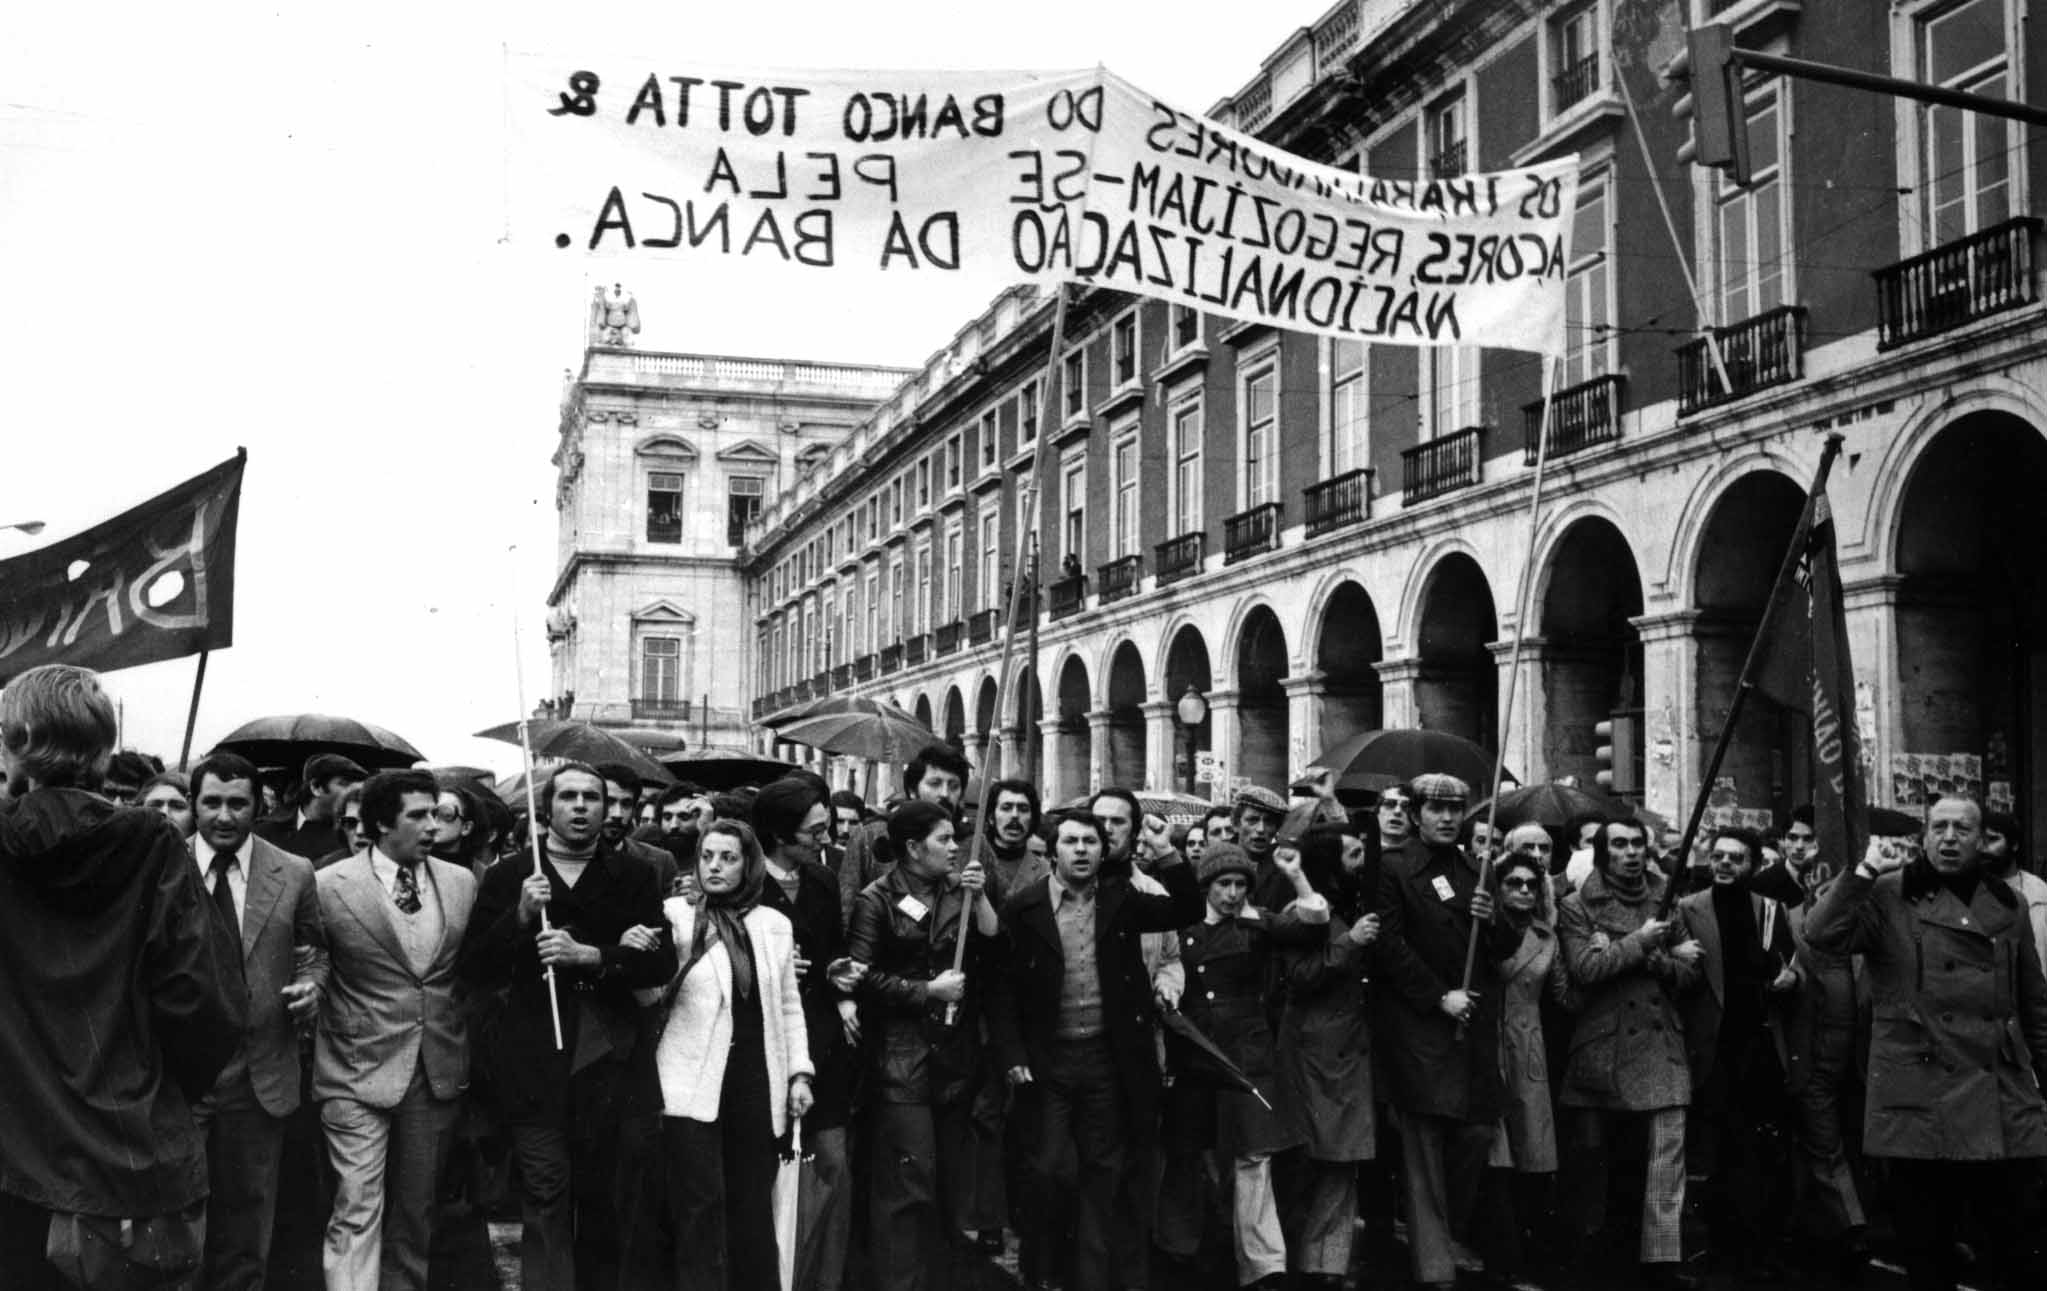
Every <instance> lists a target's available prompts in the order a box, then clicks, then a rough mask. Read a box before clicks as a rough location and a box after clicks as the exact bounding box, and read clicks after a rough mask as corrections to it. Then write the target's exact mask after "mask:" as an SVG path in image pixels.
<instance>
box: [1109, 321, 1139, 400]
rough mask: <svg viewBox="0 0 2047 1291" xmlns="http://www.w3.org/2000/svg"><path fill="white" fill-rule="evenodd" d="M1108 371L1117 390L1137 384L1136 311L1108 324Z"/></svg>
mask: <svg viewBox="0 0 2047 1291" xmlns="http://www.w3.org/2000/svg"><path fill="white" fill-rule="evenodd" d="M1109 371H1110V375H1111V377H1112V378H1113V383H1114V384H1115V386H1116V388H1117V389H1119V390H1120V389H1122V388H1123V387H1124V386H1130V385H1136V384H1137V311H1136V310H1134V309H1133V310H1130V311H1129V312H1128V313H1126V314H1124V315H1123V316H1122V317H1121V318H1119V319H1117V320H1116V321H1115V322H1113V323H1111V324H1109Z"/></svg>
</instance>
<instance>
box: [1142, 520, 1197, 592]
mask: <svg viewBox="0 0 2047 1291" xmlns="http://www.w3.org/2000/svg"><path fill="white" fill-rule="evenodd" d="M1151 550H1152V557H1153V568H1155V569H1157V570H1158V578H1157V580H1156V581H1157V583H1158V585H1159V586H1160V587H1165V586H1167V585H1169V584H1172V583H1177V582H1179V581H1180V580H1181V579H1183V578H1192V577H1193V576H1194V575H1196V574H1198V573H1200V572H1201V558H1202V557H1203V556H1205V555H1207V554H1208V535H1207V534H1205V533H1203V532H1201V531H1200V530H1199V529H1197V530H1195V531H1194V532H1193V533H1183V534H1181V535H1180V536H1179V537H1177V538H1168V539H1166V540H1165V541H1164V542H1162V543H1160V544H1159V545H1158V546H1156V547H1153V548H1152V549H1151Z"/></svg>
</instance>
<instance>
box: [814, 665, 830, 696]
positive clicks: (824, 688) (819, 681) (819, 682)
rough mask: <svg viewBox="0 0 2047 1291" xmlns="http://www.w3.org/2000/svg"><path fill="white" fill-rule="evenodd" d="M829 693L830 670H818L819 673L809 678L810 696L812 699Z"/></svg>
mask: <svg viewBox="0 0 2047 1291" xmlns="http://www.w3.org/2000/svg"><path fill="white" fill-rule="evenodd" d="M831 693H832V674H831V670H830V669H829V668H827V669H826V670H825V671H823V672H820V673H819V674H817V676H815V677H812V678H811V679H810V696H811V698H812V699H823V698H824V697H825V696H826V695H829V694H831Z"/></svg>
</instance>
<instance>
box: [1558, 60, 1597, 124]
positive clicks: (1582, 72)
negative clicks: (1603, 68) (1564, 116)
mask: <svg viewBox="0 0 2047 1291" xmlns="http://www.w3.org/2000/svg"><path fill="white" fill-rule="evenodd" d="M1549 84H1550V95H1551V98H1552V99H1553V100H1554V102H1555V104H1556V108H1555V110H1556V111H1558V112H1562V111H1563V110H1564V109H1565V108H1568V107H1570V106H1571V105H1572V104H1573V103H1576V102H1578V101H1579V100H1580V99H1583V98H1586V97H1587V96H1589V95H1590V94H1591V93H1592V91H1593V90H1594V89H1595V88H1597V87H1598V85H1599V55H1598V54H1596V53H1592V54H1587V55H1585V57H1583V58H1581V59H1579V60H1578V61H1577V62H1575V63H1573V64H1571V65H1570V66H1569V67H1567V68H1565V69H1564V70H1563V71H1561V72H1558V73H1557V74H1556V75H1555V76H1552V77H1550V78H1549Z"/></svg>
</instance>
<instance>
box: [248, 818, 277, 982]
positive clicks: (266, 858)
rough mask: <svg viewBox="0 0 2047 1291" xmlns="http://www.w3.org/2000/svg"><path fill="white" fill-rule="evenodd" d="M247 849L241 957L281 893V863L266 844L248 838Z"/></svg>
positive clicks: (252, 944)
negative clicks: (246, 886)
mask: <svg viewBox="0 0 2047 1291" xmlns="http://www.w3.org/2000/svg"><path fill="white" fill-rule="evenodd" d="M250 841H251V843H252V844H253V845H252V846H251V847H250V848H249V889H248V893H247V895H246V896H245V897H244V899H243V901H242V958H243V959H245V960H246V959H247V958H248V957H249V955H250V954H251V953H253V952H254V951H255V949H256V937H257V935H258V934H259V933H261V932H262V931H263V925H264V923H266V922H267V921H268V920H269V918H270V911H271V910H272V909H273V908H274V907H275V906H276V905H277V898H278V897H279V896H280V895H282V894H283V892H284V866H282V865H280V864H279V863H278V860H277V857H276V856H274V855H272V854H271V848H270V844H268V843H266V842H264V841H263V840H262V839H260V838H256V839H251V840H250Z"/></svg>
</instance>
